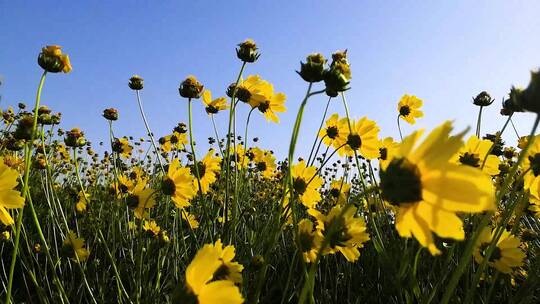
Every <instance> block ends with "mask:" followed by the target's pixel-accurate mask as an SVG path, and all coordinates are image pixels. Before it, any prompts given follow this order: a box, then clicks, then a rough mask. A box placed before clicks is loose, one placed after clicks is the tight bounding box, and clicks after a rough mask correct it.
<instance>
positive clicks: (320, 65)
mask: <svg viewBox="0 0 540 304" xmlns="http://www.w3.org/2000/svg"><path fill="white" fill-rule="evenodd" d="M325 64H326V58H324V56H323V55H322V54H320V53H313V54H310V55H308V56H307V58H306V63H303V62H300V72H298V71H296V73H298V75H300V77H302V79H304V80H305V81H307V82H319V81H322V80H323V78H324V65H325Z"/></svg>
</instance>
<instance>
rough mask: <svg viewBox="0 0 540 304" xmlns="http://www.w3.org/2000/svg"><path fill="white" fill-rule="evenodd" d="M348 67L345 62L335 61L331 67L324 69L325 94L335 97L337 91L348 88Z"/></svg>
mask: <svg viewBox="0 0 540 304" xmlns="http://www.w3.org/2000/svg"><path fill="white" fill-rule="evenodd" d="M350 71H351V70H350V67H349V66H348V65H347V64H345V63H337V64H335V65H334V66H333V67H331V68H330V69H328V70H325V71H324V84H325V85H326V94H327V95H328V96H330V97H336V96H337V93H338V92H343V91H346V90H348V89H349V88H348V87H347V86H348V85H349V79H350V78H349V77H348V76H350V74H351V72H350Z"/></svg>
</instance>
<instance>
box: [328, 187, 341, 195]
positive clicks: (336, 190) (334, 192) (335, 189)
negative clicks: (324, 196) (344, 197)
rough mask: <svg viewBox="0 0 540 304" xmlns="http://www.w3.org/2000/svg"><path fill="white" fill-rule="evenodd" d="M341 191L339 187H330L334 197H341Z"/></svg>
mask: <svg viewBox="0 0 540 304" xmlns="http://www.w3.org/2000/svg"><path fill="white" fill-rule="evenodd" d="M339 193H340V192H339V189H338V188H332V189H330V195H331V196H332V197H339Z"/></svg>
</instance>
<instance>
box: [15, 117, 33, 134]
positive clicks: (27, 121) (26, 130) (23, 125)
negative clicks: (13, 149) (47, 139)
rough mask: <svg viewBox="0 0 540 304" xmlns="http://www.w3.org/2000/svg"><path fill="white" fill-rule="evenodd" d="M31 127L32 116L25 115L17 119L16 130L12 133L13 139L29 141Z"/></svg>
mask: <svg viewBox="0 0 540 304" xmlns="http://www.w3.org/2000/svg"><path fill="white" fill-rule="evenodd" d="M33 127H34V116H33V115H31V114H26V115H24V116H23V117H21V118H20V119H19V123H18V124H17V128H16V129H15V132H14V133H13V137H15V139H24V140H30V139H32V129H33Z"/></svg>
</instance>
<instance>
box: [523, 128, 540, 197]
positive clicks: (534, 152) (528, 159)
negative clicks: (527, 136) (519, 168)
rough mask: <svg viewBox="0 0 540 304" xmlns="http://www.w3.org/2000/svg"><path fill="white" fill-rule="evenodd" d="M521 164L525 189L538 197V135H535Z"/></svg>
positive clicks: (539, 180) (539, 157) (539, 186)
mask: <svg viewBox="0 0 540 304" xmlns="http://www.w3.org/2000/svg"><path fill="white" fill-rule="evenodd" d="M531 140H533V142H532V144H531V146H530V147H529V150H528V151H527V154H526V155H525V161H524V162H523V170H524V172H527V173H525V177H524V181H525V185H524V186H525V189H526V190H529V192H530V193H531V194H532V195H534V196H535V197H540V135H536V136H535V137H533V138H532V139H531Z"/></svg>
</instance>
